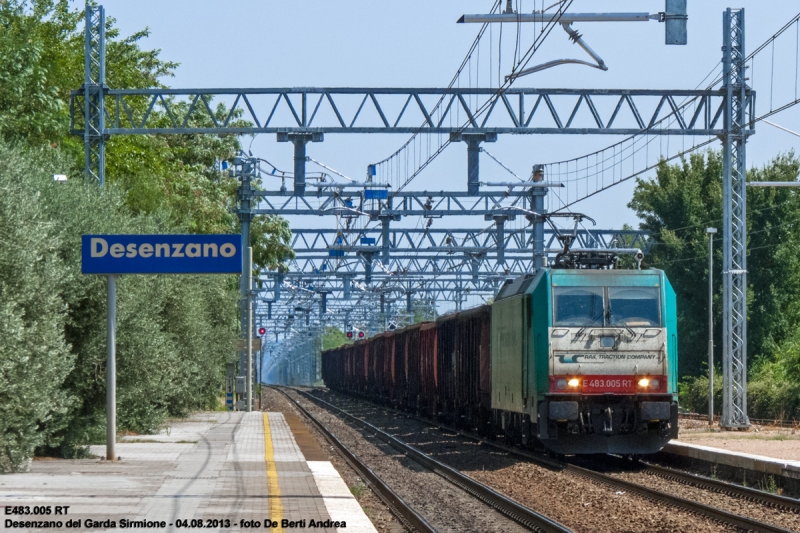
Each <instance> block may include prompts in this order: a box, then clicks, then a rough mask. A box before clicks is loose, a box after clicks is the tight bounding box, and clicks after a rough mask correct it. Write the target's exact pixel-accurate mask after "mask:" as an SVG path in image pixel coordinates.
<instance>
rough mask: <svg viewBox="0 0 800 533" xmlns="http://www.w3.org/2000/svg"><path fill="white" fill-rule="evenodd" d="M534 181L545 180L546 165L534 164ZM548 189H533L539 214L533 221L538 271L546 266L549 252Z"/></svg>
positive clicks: (534, 252) (534, 260)
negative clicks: (546, 229) (546, 241)
mask: <svg viewBox="0 0 800 533" xmlns="http://www.w3.org/2000/svg"><path fill="white" fill-rule="evenodd" d="M533 181H534V182H541V181H544V165H534V166H533ZM546 194H547V189H533V190H532V191H531V195H533V210H534V211H535V212H536V214H537V216H536V218H535V219H534V221H533V269H534V272H538V271H539V269H540V268H544V266H545V260H546V258H547V252H546V251H545V249H544V221H545V218H544V197H545V195H546Z"/></svg>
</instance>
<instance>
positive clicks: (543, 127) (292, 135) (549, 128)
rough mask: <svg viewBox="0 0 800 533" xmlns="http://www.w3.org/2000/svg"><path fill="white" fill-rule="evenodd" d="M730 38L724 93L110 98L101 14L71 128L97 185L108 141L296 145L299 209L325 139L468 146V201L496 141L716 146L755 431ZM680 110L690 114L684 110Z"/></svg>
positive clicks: (193, 92)
mask: <svg viewBox="0 0 800 533" xmlns="http://www.w3.org/2000/svg"><path fill="white" fill-rule="evenodd" d="M723 35H724V47H723V49H724V56H723V74H724V85H723V87H722V89H721V90H659V89H655V90H627V89H537V88H521V89H505V90H503V91H502V92H498V91H497V90H494V89H474V88H450V89H441V88H427V89H426V88H423V89H417V88H317V87H309V88H261V89H259V88H257V89H124V88H123V89H111V88H108V87H106V85H105V30H104V11H103V8H102V7H101V6H91V5H89V6H87V8H86V40H85V57H86V59H85V72H86V73H85V80H84V85H83V87H81V88H80V89H79V90H75V91H72V93H71V97H70V128H71V131H72V132H73V133H75V134H76V135H82V136H83V138H84V145H85V172H86V175H87V177H89V178H93V179H96V180H97V181H98V182H99V183H101V184H102V183H103V182H104V180H105V176H104V174H105V161H104V158H105V151H104V150H105V142H106V140H107V139H108V137H109V136H110V135H119V134H185V133H195V134H198V133H207V134H257V133H275V134H276V136H277V140H278V141H279V142H291V143H293V144H294V149H295V157H294V159H295V173H294V174H295V175H294V180H295V187H294V192H295V196H294V197H295V201H297V198H301V197H303V196H304V195H305V189H306V183H305V162H306V155H305V150H306V144H307V143H308V142H319V141H323V140H324V134H325V133H329V134H334V133H405V134H413V133H420V132H421V133H431V134H443V135H448V136H449V138H450V140H453V141H464V142H466V143H467V145H468V153H469V154H470V159H469V161H470V164H469V165H468V176H469V180H468V184H469V191H468V192H469V194H475V193H477V192H479V191H478V184H477V178H478V173H477V168H476V165H477V153H478V150H477V145H478V143H480V142H491V141H494V140H496V138H497V135H499V134H510V133H513V134H573V135H574V134H600V135H636V134H642V133H646V134H648V135H700V136H707V135H716V136H719V137H720V138H721V139H722V141H723V149H724V156H725V161H724V221H723V227H724V232H723V241H724V244H723V248H724V267H723V269H724V275H723V294H724V306H723V307H724V317H723V324H724V346H723V370H724V384H725V385H724V398H725V400H724V402H723V425H724V426H726V427H747V426H748V425H749V421H748V419H747V394H746V392H747V391H746V385H747V376H746V370H747V366H746V365H747V350H746V344H747V302H746V292H747V291H746V286H747V285H746V282H747V276H746V269H747V265H746V246H747V234H746V233H747V231H746V220H745V215H746V198H745V181H746V176H745V171H746V166H745V162H746V159H745V144H746V140H747V136H748V135H750V134H752V133H754V127H753V119H754V117H755V116H756V115H755V92H754V91H752V90H750V88H749V87H747V85H746V83H745V80H746V78H745V57H746V56H745V51H744V50H745V48H744V10H730V9H729V10H727V11H726V12H725V14H724V32H723ZM682 98H685V99H688V100H689V101H690V103H689V104H687V105H683V104H681V103H680V99H682ZM212 100H216V101H217V102H223V103H225V104H227V110H226V111H224V112H219V113H218V112H215V110H214V109H212ZM667 117H669V120H663V119H665V118H667ZM244 181H245V180H244V177H243V192H244V194H242V207H243V210H244V208H245V207H246V208H247V213H244V214H242V216H243V217H244V218H247V217H249V216H252V214H259V211H258V210H257V211H255V212H253V211H251V210H250V205H249V198H247V199H245V197H252V195H253V191H251V190H250V184H249V183H247V185H246V187H247V191H244V189H245V187H244ZM312 194H313V193H312ZM290 196H291V195H290ZM245 204H248V205H245ZM273 207H274V206H273ZM283 207H285V208H287V209H290V210H291V207H290V206H289V205H284V206H283ZM299 209H302V210H306V211H308V210H307V209H306V208H305V207H303V208H299ZM270 210H273V208H272V207H266V208H265V210H264V212H266V211H270ZM458 210H459V211H461V214H468V211H469V210H466V209H463V208H462V207H459V208H458ZM273 211H277V210H273ZM422 211H424V209H422ZM484 211H485V210H484ZM411 212H415V211H414V210H411V211H410V212H409V214H410V213H411ZM284 214H288V213H284ZM383 214H385V215H387V217H389V216H393V215H391V214H389V213H383ZM420 214H421V216H425V214H424V213H420ZM442 214H443V215H444V211H443V213H442ZM484 214H486V213H484ZM370 216H372V215H370ZM387 220H388V218H387ZM243 226H244V224H243ZM243 237H244V235H243ZM245 242H247V241H246V240H245ZM537 264H538V263H537ZM245 290H246V289H245V288H244V287H243V291H245Z"/></svg>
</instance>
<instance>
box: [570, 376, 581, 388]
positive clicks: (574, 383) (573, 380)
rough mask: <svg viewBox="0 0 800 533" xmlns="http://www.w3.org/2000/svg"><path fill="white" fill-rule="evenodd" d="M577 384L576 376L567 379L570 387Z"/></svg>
mask: <svg viewBox="0 0 800 533" xmlns="http://www.w3.org/2000/svg"><path fill="white" fill-rule="evenodd" d="M579 384H580V381H579V380H578V378H572V379H571V380H569V386H570V387H577V386H578V385H579Z"/></svg>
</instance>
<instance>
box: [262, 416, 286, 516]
mask: <svg viewBox="0 0 800 533" xmlns="http://www.w3.org/2000/svg"><path fill="white" fill-rule="evenodd" d="M262 416H263V417H264V461H265V462H266V463H267V491H268V498H267V500H268V501H269V519H270V520H272V521H273V522H277V523H278V527H277V528H272V531H281V532H282V531H283V528H282V527H280V524H281V520H282V519H283V504H282V503H281V487H280V485H279V484H278V469H277V468H275V451H274V450H273V448H272V433H271V432H270V429H269V417H268V416H267V413H264V414H263V415H262Z"/></svg>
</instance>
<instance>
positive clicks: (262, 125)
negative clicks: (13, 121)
mask: <svg viewBox="0 0 800 533" xmlns="http://www.w3.org/2000/svg"><path fill="white" fill-rule="evenodd" d="M71 97H72V101H73V102H75V105H73V106H72V113H71V125H72V130H73V132H75V133H83V124H82V122H83V120H84V116H83V115H82V113H79V112H76V111H78V110H81V109H82V105H83V100H84V98H85V94H84V92H83V91H73V92H72V95H71ZM725 97H726V95H725V94H724V93H720V91H716V90H659V89H653V90H649V89H641V90H637V89H537V88H519V89H513V88H510V89H505V90H504V91H502V93H498V91H497V90H496V89H481V88H449V89H447V88H420V89H417V88H352V87H329V88H324V87H300V88H297V87H293V88H254V89H247V88H234V89H107V90H106V91H105V98H106V106H107V107H106V113H107V114H108V125H107V126H106V130H105V131H106V133H107V134H110V135H116V134H176V133H215V134H222V133H227V134H256V133H276V134H280V135H285V134H311V133H405V134H412V133H418V132H420V131H421V132H426V133H442V134H446V135H447V134H450V133H463V132H467V133H496V134H503V133H517V134H548V133H569V134H611V135H635V134H637V133H641V132H642V130H644V129H647V130H648V133H650V134H655V135H720V134H722V133H723V128H722V122H721V120H720V117H721V116H722V112H723V110H724V108H725ZM681 98H698V99H699V100H698V105H697V106H693V107H692V108H682V106H680V105H679V104H678V102H677V100H679V99H681ZM214 99H216V100H218V101H228V100H230V101H231V104H230V107H229V109H228V112H227V113H226V114H225V116H222V117H220V116H218V115H217V114H216V113H215V112H214V110H213V109H212V107H211V102H212V100H214ZM439 100H443V103H442V104H441V105H439V106H438V107H435V106H436V103H437V102H438V101H439ZM646 101H650V103H649V104H648V103H646ZM582 107H584V108H585V109H586V110H587V112H588V116H590V117H591V118H590V122H589V123H588V124H585V123H582V124H583V125H579V124H578V123H577V122H579V121H576V117H578V112H579V111H580V110H581V108H582ZM484 108H485V109H484ZM559 109H561V110H562V111H559ZM154 110H158V111H161V113H157V114H153V111H154ZM563 110H566V112H564V111H563ZM239 112H242V115H243V116H241V117H239V116H238V113H239ZM456 113H458V117H456ZM667 114H674V117H675V121H674V124H671V123H667V124H659V123H658V121H659V119H660V118H663V117H664V116H666V115H667ZM242 119H243V120H246V121H248V122H251V124H248V125H246V124H242V123H241V120H242ZM451 119H452V120H451ZM540 122H541V124H540ZM309 140H310V139H309Z"/></svg>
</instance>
